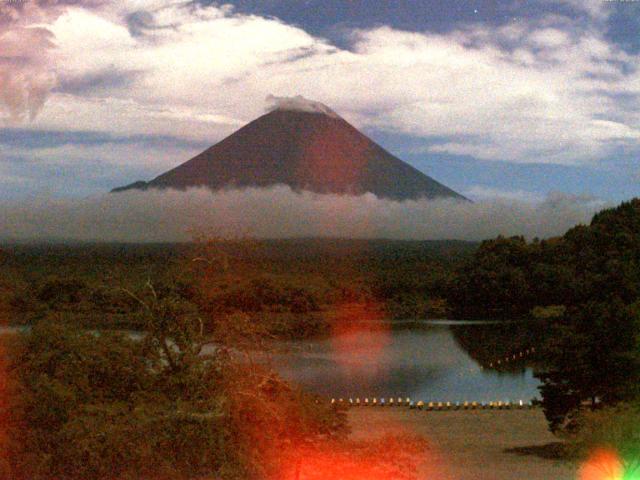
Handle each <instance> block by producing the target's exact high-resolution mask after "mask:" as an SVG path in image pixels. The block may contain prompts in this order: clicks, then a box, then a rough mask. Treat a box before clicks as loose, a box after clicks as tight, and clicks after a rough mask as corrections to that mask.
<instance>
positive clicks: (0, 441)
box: [0, 250, 10, 478]
mask: <svg viewBox="0 0 640 480" xmlns="http://www.w3.org/2000/svg"><path fill="white" fill-rule="evenodd" d="M3 260H4V258H3V252H2V250H0V268H1V267H2V262H3ZM8 297H9V292H8V291H7V289H6V288H4V287H3V286H2V285H1V284H0V327H5V326H7V325H8V324H9V315H10V305H9V301H8ZM9 335H10V334H0V476H1V477H2V478H6V477H5V476H6V475H7V473H8V471H9V470H8V464H7V455H8V453H7V443H8V432H7V430H8V427H9V380H8V377H7V363H8V358H7V353H8V352H7V343H6V342H8V339H7V337H8V336H9Z"/></svg>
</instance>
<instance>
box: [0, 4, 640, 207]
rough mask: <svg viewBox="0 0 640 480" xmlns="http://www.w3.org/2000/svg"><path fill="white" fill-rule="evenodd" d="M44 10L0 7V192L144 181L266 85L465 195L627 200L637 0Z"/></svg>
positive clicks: (23, 193)
mask: <svg viewBox="0 0 640 480" xmlns="http://www.w3.org/2000/svg"><path fill="white" fill-rule="evenodd" d="M54 3H55V2H48V3H47V5H46V6H41V5H40V4H39V3H36V2H31V3H30V2H22V3H16V2H5V3H3V4H0V51H1V52H3V53H2V55H0V200H20V199H23V198H29V197H34V196H36V197H37V196H39V195H52V196H56V197H84V196H90V195H94V194H99V193H102V192H105V191H108V190H109V189H111V188H113V187H114V186H119V185H122V184H126V183H130V182H132V181H134V180H138V179H145V180H148V179H151V178H153V177H154V176H156V175H158V174H159V173H162V172H163V171H165V170H167V169H169V168H172V167H173V166H175V165H177V164H179V163H182V162H183V161H186V160H188V159H189V158H190V157H191V156H193V155H195V154H197V153H199V152H200V151H201V150H203V149H204V148H206V147H208V146H209V145H211V144H213V143H216V142H217V141H219V140H221V139H222V138H224V137H225V136H226V135H228V134H230V133H231V132H233V131H234V130H235V129H237V128H239V127H240V126H242V125H243V124H245V123H247V122H248V121H250V120H252V119H253V118H256V117H257V116H259V115H260V114H262V113H264V111H265V109H266V108H267V103H266V101H265V99H266V98H267V96H269V95H276V96H295V95H303V96H305V97H306V98H311V99H314V100H317V101H320V102H323V103H325V104H327V105H329V106H330V107H331V108H333V109H334V110H335V111H337V112H338V113H339V114H340V115H342V116H343V117H345V118H346V119H347V120H348V121H350V122H351V123H353V124H354V125H355V126H356V127H358V128H360V129H361V130H362V131H364V132H365V133H367V134H368V135H369V136H370V137H372V138H373V139H374V140H376V141H377V142H378V143H380V144H381V145H382V146H383V147H385V148H386V149H387V150H389V151H391V152H392V153H394V154H396V155H397V156H398V157H400V158H402V159H403V160H405V161H407V162H409V163H411V164H412V165H414V166H415V167H417V168H418V169H420V170H422V171H423V172H425V173H427V174H429V175H431V176H432V177H434V178H435V179H437V180H439V181H441V182H443V183H445V184H447V185H448V186H450V187H452V188H454V189H456V190H457V191H459V192H461V193H463V194H465V195H467V196H469V197H471V198H474V199H485V198H492V197H502V198H507V199H514V200H523V201H527V202H536V201H541V200H543V199H544V198H545V197H546V196H547V195H548V194H549V193H550V192H563V193H567V194H573V195H587V196H594V197H597V198H601V199H604V200H607V201H619V200H623V199H628V198H630V197H633V196H638V195H640V71H639V70H638V68H639V67H638V66H640V2H630V1H625V2H623V1H600V0H596V1H580V0H542V1H523V0H522V1H511V2H509V1H501V2H497V1H471V0H469V1H464V0H459V1H451V2H441V1H394V2H390V1H386V0H367V1H364V0H363V1H358V0H343V1H339V0H310V1H298V2H294V1H285V0H240V1H236V2H231V3H230V4H224V5H223V4H220V3H218V2H209V1H200V2H185V3H176V2H172V1H161V0H149V1H143V0H124V1H122V2H101V1H97V0H93V1H88V2H71V1H70V2H65V1H60V2H57V4H54ZM67 3H69V4H67ZM116 4H117V5H116Z"/></svg>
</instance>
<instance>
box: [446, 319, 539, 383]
mask: <svg viewBox="0 0 640 480" xmlns="http://www.w3.org/2000/svg"><path fill="white" fill-rule="evenodd" d="M544 327H545V325H544V323H541V322H515V323H504V324H494V325H477V326H474V327H472V328H470V327H468V326H453V327H451V332H452V333H453V337H454V338H455V341H456V343H457V344H458V345H459V346H460V348H462V349H463V350H464V351H465V352H466V353H467V354H468V355H469V356H470V357H471V358H473V359H474V360H475V361H476V362H477V363H478V364H480V365H482V367H483V368H492V369H494V370H497V371H502V372H516V371H521V370H522V369H523V368H524V367H525V366H526V365H531V364H532V363H533V361H534V360H535V354H532V353H531V349H534V350H538V351H539V344H540V343H541V339H542V336H543V334H544V331H545V329H544ZM527 350H529V352H530V353H529V354H526V353H525V352H526V351H527ZM521 352H522V353H523V355H522V356H520V353H521ZM513 355H516V359H515V360H513ZM507 358H508V359H509V361H505V360H506V359H507ZM498 360H500V363H498Z"/></svg>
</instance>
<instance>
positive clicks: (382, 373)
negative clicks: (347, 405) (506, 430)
mask: <svg viewBox="0 0 640 480" xmlns="http://www.w3.org/2000/svg"><path fill="white" fill-rule="evenodd" d="M458 328H460V327H458ZM463 328H478V327H474V326H468V327H463ZM283 345H284V346H286V347H289V348H290V349H291V351H290V352H287V353H283V354H277V355H274V357H273V361H274V364H275V367H276V369H277V370H278V371H279V372H280V374H281V375H282V376H283V377H285V378H287V379H289V380H292V381H295V382H297V383H299V384H301V385H302V386H304V387H306V388H308V389H309V390H311V391H313V392H316V393H319V394H322V395H327V396H330V397H344V398H349V397H353V398H355V397H360V398H363V397H374V396H375V397H390V396H393V397H399V396H400V397H410V398H412V399H414V400H423V401H425V402H429V401H444V402H447V401H450V402H458V401H459V402H463V401H479V402H480V401H496V400H503V401H506V400H511V401H513V400H520V399H522V400H526V401H528V400H531V399H532V398H534V397H536V398H539V392H538V389H537V386H538V385H539V382H538V380H537V379H535V378H534V377H533V372H532V370H531V368H528V367H527V368H525V367H523V368H522V370H521V371H520V372H517V373H499V372H495V371H491V370H481V369H480V367H479V365H478V364H477V363H476V362H475V361H474V360H473V359H472V358H471V357H470V356H469V355H468V354H467V353H466V352H465V351H464V350H463V349H462V348H461V347H460V345H459V344H458V343H457V341H456V339H455V337H454V335H453V333H452V331H451V329H450V328H449V327H448V326H446V325H440V326H432V327H429V328H427V329H412V330H400V331H380V332H376V331H373V332H357V333H350V334H343V335H339V336H337V337H333V338H331V339H326V340H317V341H292V342H285V343H284V344H283Z"/></svg>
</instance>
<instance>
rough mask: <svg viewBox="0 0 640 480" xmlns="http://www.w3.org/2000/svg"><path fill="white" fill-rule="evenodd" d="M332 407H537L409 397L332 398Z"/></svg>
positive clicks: (479, 408)
mask: <svg viewBox="0 0 640 480" xmlns="http://www.w3.org/2000/svg"><path fill="white" fill-rule="evenodd" d="M331 404H332V405H349V406H350V407H361V406H362V407H367V406H370V405H371V406H374V407H375V406H380V407H384V406H390V407H392V406H405V407H409V408H410V409H417V410H427V411H434V412H438V411H451V410H515V409H519V410H523V409H531V408H534V407H535V406H536V404H535V403H533V402H532V401H523V400H518V401H514V402H512V401H510V400H506V401H502V400H498V401H493V402H475V401H473V402H469V401H465V402H426V403H425V402H424V401H422V400H418V401H417V402H414V401H413V400H411V399H410V398H409V397H407V398H405V399H403V398H402V397H396V398H394V397H388V398H384V397H383V398H377V397H373V398H371V399H369V397H365V398H364V399H360V397H356V398H355V399H353V398H349V400H348V401H345V400H344V399H343V398H338V399H336V398H332V399H331Z"/></svg>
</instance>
